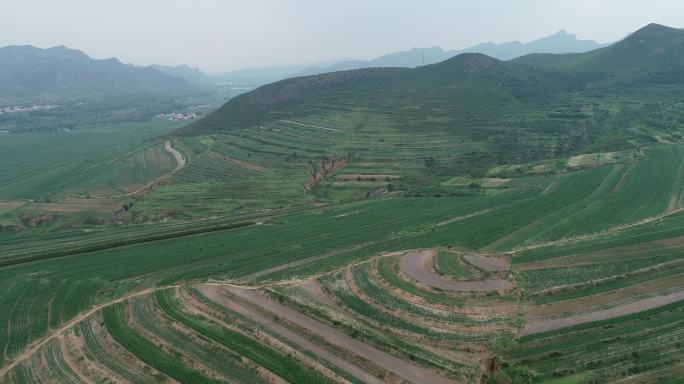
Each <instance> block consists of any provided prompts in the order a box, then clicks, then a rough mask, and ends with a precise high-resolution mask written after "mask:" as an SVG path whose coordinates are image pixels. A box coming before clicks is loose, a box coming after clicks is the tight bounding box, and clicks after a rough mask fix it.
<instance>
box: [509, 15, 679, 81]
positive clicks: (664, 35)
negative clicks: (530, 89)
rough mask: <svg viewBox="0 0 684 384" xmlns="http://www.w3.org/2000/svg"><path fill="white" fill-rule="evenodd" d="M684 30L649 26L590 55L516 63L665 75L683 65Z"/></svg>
mask: <svg viewBox="0 0 684 384" xmlns="http://www.w3.org/2000/svg"><path fill="white" fill-rule="evenodd" d="M682 48H684V30H682V29H676V28H671V27H667V26H663V25H659V24H649V25H647V26H645V27H643V28H641V29H639V30H638V31H636V32H634V33H632V34H631V35H629V36H628V37H626V38H625V39H623V40H621V41H619V42H617V43H615V44H613V45H610V46H608V47H604V48H601V49H597V50H594V51H591V52H586V53H577V54H565V55H549V54H532V55H528V56H524V57H521V58H519V59H517V60H515V61H516V62H518V63H524V64H530V65H537V66H542V67H546V68H556V69H566V70H604V71H666V70H671V69H672V68H675V67H681V66H682V65H683V64H684V49H682Z"/></svg>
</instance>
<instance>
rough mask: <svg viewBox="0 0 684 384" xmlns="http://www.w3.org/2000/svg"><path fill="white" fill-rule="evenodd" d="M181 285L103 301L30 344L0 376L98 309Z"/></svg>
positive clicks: (1, 370)
mask: <svg viewBox="0 0 684 384" xmlns="http://www.w3.org/2000/svg"><path fill="white" fill-rule="evenodd" d="M180 286H181V284H178V285H170V286H164V287H153V288H147V289H143V290H141V291H136V292H131V293H129V294H127V295H125V296H121V297H119V298H117V299H114V300H112V301H108V302H106V303H102V304H99V305H96V306H94V307H92V308H91V309H90V310H88V311H86V312H83V313H81V314H80V315H78V316H76V317H74V318H73V319H71V320H69V321H67V322H66V323H64V324H62V326H60V327H59V328H56V329H55V330H53V331H52V332H49V333H48V334H47V335H45V336H44V337H43V338H42V339H40V340H37V341H36V342H34V343H33V344H31V345H29V346H28V347H27V348H26V350H25V351H24V352H22V353H21V354H19V355H17V356H16V357H15V358H14V359H13V360H12V361H11V362H10V363H9V364H7V365H5V366H4V367H2V368H0V377H3V376H5V375H6V374H7V373H8V372H9V371H11V370H12V369H13V368H14V367H16V366H17V365H19V364H20V363H21V362H23V361H24V360H26V359H28V358H30V357H31V355H33V354H34V353H35V352H36V351H37V350H39V349H40V348H41V347H42V346H44V345H45V344H47V343H48V342H49V341H50V340H52V339H54V338H55V337H59V336H60V335H61V334H62V333H64V332H66V331H67V330H68V329H69V328H71V327H73V326H74V325H76V324H78V323H79V322H81V321H83V320H84V319H86V318H88V317H90V316H91V315H92V314H94V313H96V312H97V311H99V310H101V309H102V308H105V307H109V306H111V305H114V304H117V303H121V302H123V301H126V300H128V299H130V298H133V297H137V296H142V295H147V294H149V293H154V292H156V291H158V290H161V289H167V288H178V287H180Z"/></svg>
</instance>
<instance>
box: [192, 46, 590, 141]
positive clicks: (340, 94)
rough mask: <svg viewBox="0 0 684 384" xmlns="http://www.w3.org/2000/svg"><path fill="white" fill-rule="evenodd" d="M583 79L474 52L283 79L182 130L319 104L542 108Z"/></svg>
mask: <svg viewBox="0 0 684 384" xmlns="http://www.w3.org/2000/svg"><path fill="white" fill-rule="evenodd" d="M585 82H586V81H585V80H582V79H581V78H579V77H577V76H573V75H569V74H560V73H555V72H550V71H545V70H539V69H535V68H532V67H529V66H526V65H521V64H518V63H509V62H503V61H499V60H497V59H494V58H491V57H488V56H485V55H482V54H472V53H469V54H461V55H458V56H456V57H454V58H452V59H449V60H446V61H444V62H441V63H437V64H433V65H429V66H425V67H419V68H414V69H408V68H368V69H359V70H352V71H343V72H335V73H327V74H322V75H315V76H305V77H298V78H293V79H288V80H283V81H280V82H277V83H273V84H269V85H266V86H263V87H260V88H258V89H256V90H254V91H252V92H249V93H247V94H244V95H241V96H239V97H236V98H235V99H233V100H231V101H230V102H228V103H226V104H225V105H224V106H222V107H221V108H219V109H218V110H217V111H215V112H214V113H212V114H210V115H209V116H207V117H206V118H204V119H202V120H200V121H198V122H196V123H194V124H192V125H190V126H188V127H186V128H185V129H184V130H183V131H182V132H184V133H189V134H203V133H209V132H212V131H216V130H230V129H235V128H240V127H243V126H245V125H255V124H258V123H260V122H262V121H265V120H274V119H279V118H285V117H288V116H293V115H299V114H306V113H308V112H309V111H310V109H311V108H312V107H313V106H314V105H318V106H320V105H325V104H340V103H342V104H344V103H351V104H355V105H366V106H370V105H372V106H374V107H375V108H381V109H393V110H401V109H405V108H412V107H415V106H416V105H422V106H423V107H424V108H428V109H432V111H429V113H435V114H439V113H440V112H439V111H450V112H449V113H450V114H453V112H455V111H465V110H466V109H468V108H471V109H476V110H482V109H484V108H487V107H492V108H495V107H502V106H504V107H516V106H517V107H520V108H524V106H529V105H536V104H540V103H541V104H544V103H546V102H548V101H549V98H555V97H557V95H561V94H565V93H568V92H571V91H573V90H576V89H579V88H581V87H582V86H583V84H584V83H585ZM414 109H415V108H414ZM420 113H421V112H419V111H416V114H420Z"/></svg>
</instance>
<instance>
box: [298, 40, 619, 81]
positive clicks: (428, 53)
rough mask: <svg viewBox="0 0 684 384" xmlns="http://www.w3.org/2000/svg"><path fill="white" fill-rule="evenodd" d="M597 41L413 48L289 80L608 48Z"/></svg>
mask: <svg viewBox="0 0 684 384" xmlns="http://www.w3.org/2000/svg"><path fill="white" fill-rule="evenodd" d="M605 45H606V44H600V43H597V42H595V41H593V40H580V39H578V38H577V36H575V35H573V34H569V33H567V32H565V31H559V32H558V33H556V34H555V35H552V36H547V37H543V38H541V39H537V40H534V41H531V42H529V43H521V42H519V41H511V42H508V43H503V44H495V43H483V44H477V45H474V46H472V47H470V48H466V49H461V50H451V51H445V50H444V49H442V48H440V47H430V48H413V49H411V50H409V51H402V52H396V53H391V54H388V55H384V56H380V57H378V58H375V59H372V60H348V61H342V62H339V63H336V64H333V65H331V66H327V67H323V66H312V67H309V68H306V69H304V70H302V71H300V72H297V73H293V74H290V76H288V77H295V76H306V75H316V74H320V73H328V72H336V71H345V70H349V69H360V68H374V67H406V68H412V67H418V66H421V65H427V64H434V63H438V62H440V61H444V60H447V59H449V58H451V57H454V56H456V55H459V54H461V53H482V54H485V55H487V56H490V57H493V58H496V59H499V60H511V59H514V58H516V57H520V56H524V55H528V54H531V53H577V52H587V51H591V50H593V49H597V48H601V47H604V46H605Z"/></svg>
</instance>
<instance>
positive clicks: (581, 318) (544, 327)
mask: <svg viewBox="0 0 684 384" xmlns="http://www.w3.org/2000/svg"><path fill="white" fill-rule="evenodd" d="M680 300H684V291H677V292H673V293H670V294H667V295H661V296H652V297H648V298H645V299H643V300H639V301H635V302H631V303H627V304H623V305H618V306H615V307H613V308H608V309H603V310H598V311H594V312H588V313H579V314H576V315H570V316H567V317H562V318H556V319H550V320H541V321H535V320H534V319H531V320H530V321H528V322H527V324H526V325H525V328H524V329H523V331H522V333H521V335H522V336H525V335H530V334H533V333H540V332H546V331H552V330H556V329H561V328H566V327H571V326H573V325H577V324H584V323H589V322H593V321H599V320H606V319H612V318H615V317H620V316H625V315H630V314H633V313H638V312H643V311H647V310H649V309H653V308H658V307H662V306H664V305H668V304H671V303H674V302H677V301H680Z"/></svg>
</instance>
